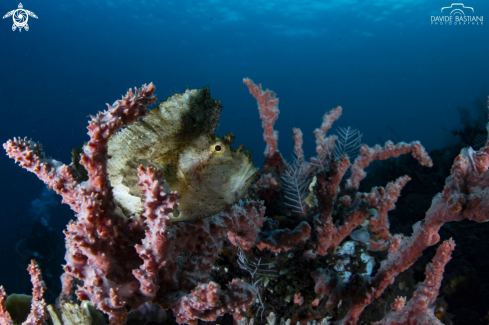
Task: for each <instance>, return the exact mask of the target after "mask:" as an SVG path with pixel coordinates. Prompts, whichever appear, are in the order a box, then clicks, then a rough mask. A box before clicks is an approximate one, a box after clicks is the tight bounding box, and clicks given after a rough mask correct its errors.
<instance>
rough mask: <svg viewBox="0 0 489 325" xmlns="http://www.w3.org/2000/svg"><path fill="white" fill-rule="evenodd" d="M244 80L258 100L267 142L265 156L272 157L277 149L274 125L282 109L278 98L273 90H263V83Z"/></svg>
mask: <svg viewBox="0 0 489 325" xmlns="http://www.w3.org/2000/svg"><path fill="white" fill-rule="evenodd" d="M243 82H244V83H245V84H246V85H247V86H248V88H249V90H250V93H251V94H252V95H253V97H255V98H256V101H257V102H258V110H259V111H260V118H261V120H262V123H261V125H262V127H263V130H264V132H263V139H264V140H265V142H266V143H267V147H266V149H265V157H272V156H273V155H274V154H275V151H277V150H278V149H277V141H278V131H275V130H274V129H273V125H274V124H275V121H276V120H277V118H278V114H279V113H280V111H279V110H278V98H276V97H275V93H274V92H273V91H271V90H268V89H267V90H265V91H263V90H262V87H261V84H260V85H256V84H254V83H253V81H252V80H251V79H249V78H244V79H243Z"/></svg>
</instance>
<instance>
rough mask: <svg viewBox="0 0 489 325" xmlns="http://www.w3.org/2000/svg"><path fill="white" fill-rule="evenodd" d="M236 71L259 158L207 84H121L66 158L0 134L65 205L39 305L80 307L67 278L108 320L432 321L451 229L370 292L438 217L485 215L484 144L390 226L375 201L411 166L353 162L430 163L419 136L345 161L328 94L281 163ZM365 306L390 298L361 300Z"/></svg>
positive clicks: (268, 119) (480, 218)
mask: <svg viewBox="0 0 489 325" xmlns="http://www.w3.org/2000/svg"><path fill="white" fill-rule="evenodd" d="M243 81H244V83H245V84H246V85H247V86H248V87H249V89H250V92H251V94H252V95H253V96H254V97H255V98H256V99H257V102H258V108H259V111H260V117H261V118H262V121H263V123H262V125H263V128H264V139H265V141H266V143H267V147H266V150H265V163H264V165H263V167H262V168H261V169H260V170H259V171H256V169H255V168H254V166H253V164H252V163H251V160H250V157H249V155H247V154H245V153H244V149H243V148H242V147H238V148H237V149H232V147H231V144H232V142H233V140H234V137H233V136H232V135H231V134H227V135H224V136H223V137H218V136H217V135H215V134H214V132H215V131H216V127H217V123H218V120H219V114H220V110H221V105H220V102H218V101H215V100H213V99H211V98H210V92H209V89H208V88H204V89H197V90H187V91H186V92H185V94H181V95H174V96H172V97H171V98H169V99H168V101H166V102H164V103H161V104H160V105H159V107H156V108H152V109H149V108H148V107H149V106H151V105H152V104H153V103H154V102H155V99H156V98H155V96H154V95H153V92H154V89H155V88H154V86H153V85H152V84H150V85H144V86H143V87H142V88H141V89H139V90H138V89H136V90H135V91H134V92H133V91H132V90H130V91H129V92H128V93H127V94H126V96H124V97H123V98H122V100H119V101H116V102H115V103H114V104H113V105H109V107H108V110H106V111H104V112H102V113H99V114H98V115H97V116H95V117H92V120H91V122H90V124H89V127H88V130H89V132H88V134H89V136H90V141H89V142H88V143H87V144H86V145H85V146H84V147H83V148H82V150H81V151H80V153H79V158H77V159H75V160H74V163H73V164H71V165H64V164H62V163H60V162H58V161H56V160H54V159H51V158H47V157H46V156H45V155H44V153H43V152H42V147H41V145H40V144H37V143H34V142H32V141H30V140H27V139H17V138H14V139H13V140H10V141H8V142H7V143H5V144H4V148H5V149H6V151H7V154H8V155H9V156H10V157H11V158H13V159H15V160H16V162H18V163H19V164H20V165H21V166H22V167H23V168H25V169H27V170H29V171H31V172H33V173H35V174H36V175H37V176H38V177H39V178H40V179H41V180H43V181H44V182H45V183H46V184H47V185H48V186H49V187H50V188H52V189H54V190H55V191H56V192H57V193H58V194H60V195H61V196H62V197H63V202H64V203H67V204H69V205H70V207H71V208H72V209H73V210H74V211H75V214H76V220H75V221H72V222H70V224H69V225H68V227H67V230H66V231H65V235H66V247H67V252H66V256H65V260H66V265H65V266H64V270H65V274H64V275H63V277H62V280H63V291H62V293H61V295H60V297H59V299H58V304H57V306H55V307H53V306H50V307H49V314H50V315H52V316H51V318H54V317H55V316H53V315H58V314H59V315H62V314H63V312H62V310H77V312H76V313H77V314H79V315H80V316H79V317H80V319H85V318H86V317H87V315H89V313H87V312H84V311H83V310H84V309H83V308H80V307H77V304H76V301H75V299H74V298H73V296H72V289H73V286H74V281H75V279H78V280H79V281H81V286H79V287H78V290H76V295H77V299H78V300H79V301H90V303H91V305H93V306H94V307H96V308H97V309H98V310H100V311H102V312H104V313H105V314H107V315H108V316H109V321H110V323H111V324H124V323H125V322H126V320H127V319H128V317H129V318H132V319H133V320H136V319H143V318H144V317H139V316H138V317H133V316H132V315H133V314H134V313H137V312H140V313H144V312H145V311H146V312H148V313H154V315H157V316H154V317H156V318H157V319H165V318H166V317H164V316H161V315H160V314H159V313H158V311H157V310H153V309H152V307H149V306H150V305H149V304H150V303H151V304H153V306H156V305H157V306H159V307H160V308H161V309H162V310H167V309H171V311H172V312H173V315H174V316H175V317H176V321H177V322H178V323H188V324H191V325H194V324H197V322H198V320H203V321H214V320H216V319H217V317H219V316H223V315H224V314H225V313H229V314H231V315H232V316H233V318H234V319H235V320H238V321H239V322H240V323H241V324H246V323H251V322H254V323H257V324H262V323H269V324H271V325H274V324H275V323H278V322H279V321H280V322H285V323H289V324H290V323H294V324H295V323H297V322H300V323H303V324H305V323H311V322H321V323H322V324H328V323H329V322H332V321H334V322H336V323H338V324H357V323H358V322H359V321H362V322H364V323H368V322H374V321H377V322H378V324H441V321H440V319H439V318H437V316H438V317H441V316H440V315H441V314H439V313H437V314H436V315H435V313H434V312H433V309H432V306H433V305H434V304H436V297H437V295H438V290H439V288H440V284H441V279H442V275H443V271H444V267H445V265H446V263H447V262H448V261H449V260H450V255H451V252H452V251H453V250H454V248H455V244H454V242H453V241H452V240H448V241H445V242H443V243H442V244H441V245H440V246H439V248H438V250H437V252H436V254H435V257H434V258H433V261H432V263H431V264H429V265H428V266H427V267H426V279H425V280H424V282H423V283H422V284H420V285H419V287H418V290H417V291H416V292H415V293H414V294H413V297H412V298H411V299H409V301H407V299H406V298H405V297H401V296H399V297H396V296H392V295H390V296H383V295H382V294H383V293H384V292H385V291H386V289H387V288H388V287H389V285H391V284H392V283H393V282H394V280H395V278H396V277H398V276H399V274H400V273H401V272H403V271H404V270H406V269H408V268H409V267H410V266H411V265H413V263H414V262H415V261H416V260H417V259H418V258H419V257H420V256H421V255H422V252H423V251H424V250H425V249H426V248H428V247H429V246H433V245H435V244H437V243H438V242H439V241H440V236H439V230H440V227H441V226H442V225H443V224H444V223H446V222H451V221H461V220H464V219H468V220H473V221H476V222H486V221H488V220H489V216H487V215H486V214H485V211H486V209H487V206H488V204H489V202H488V194H487V185H488V184H489V183H488V182H489V179H488V177H489V176H488V174H487V169H488V167H489V143H486V144H485V145H484V146H483V147H482V148H481V149H480V150H478V151H474V150H473V149H472V148H465V149H463V150H462V151H461V153H460V155H458V156H457V158H456V159H455V162H454V164H453V166H452V169H451V173H450V177H448V178H447V180H446V184H445V188H444V190H443V191H442V193H439V194H437V195H436V196H435V197H434V199H433V202H432V205H431V207H430V209H429V210H428V211H427V213H426V216H425V218H424V220H423V221H421V222H419V223H416V224H415V225H414V226H413V233H412V235H411V236H402V235H392V234H391V233H390V228H389V219H388V213H389V211H392V210H393V209H394V208H395V204H396V201H397V199H398V198H399V196H400V195H401V190H402V188H403V187H404V186H405V185H406V184H407V182H409V180H410V178H409V176H401V177H399V178H397V179H396V180H393V181H391V182H389V183H388V184H386V186H385V187H373V188H372V189H370V191H367V192H361V191H360V186H361V182H362V180H363V179H364V178H365V176H366V172H365V169H366V168H367V167H368V166H369V164H370V163H371V162H372V161H374V160H385V159H388V158H391V157H397V156H399V155H402V154H406V153H411V155H412V156H413V157H414V158H415V159H416V160H418V162H419V163H420V164H421V165H422V166H425V167H422V168H429V167H430V166H432V161H431V159H430V157H429V156H428V154H427V153H426V151H425V150H424V148H423V147H422V145H421V144H420V143H419V142H416V141H415V142H411V143H402V142H401V143H398V144H393V143H392V142H390V141H388V142H386V143H385V145H384V146H382V147H381V146H378V145H377V146H374V147H368V146H367V145H363V146H361V148H360V150H359V153H358V156H357V157H356V158H355V160H354V161H353V162H350V159H349V157H348V154H347V153H350V154H351V150H349V151H345V150H342V149H341V148H356V147H358V141H359V137H361V135H360V136H354V137H345V136H344V135H343V136H342V135H340V138H341V140H342V141H341V142H342V143H341V145H340V146H341V147H337V146H336V145H335V144H336V142H337V140H338V137H337V136H335V135H329V136H328V135H327V132H328V131H329V130H330V129H331V125H332V124H333V123H334V122H335V121H336V120H337V119H338V118H339V117H340V116H341V114H342V108H341V107H337V108H335V109H333V110H331V111H330V112H327V113H326V114H325V115H324V117H323V122H322V124H321V126H320V128H318V129H316V130H315V131H314V134H315V136H316V152H317V156H316V157H312V158H311V159H310V161H306V159H305V157H304V153H303V150H302V132H301V130H299V129H294V130H293V139H294V144H295V145H294V153H295V160H294V161H293V162H291V163H287V162H286V161H285V160H284V159H283V158H282V156H281V155H280V153H279V151H278V132H277V131H275V130H274V129H273V126H274V123H275V121H276V119H277V117H278V114H279V110H278V98H276V96H275V94H274V93H273V92H271V91H269V90H266V91H263V90H262V87H261V85H255V84H254V83H253V82H252V81H251V80H250V79H244V80H243ZM121 128H122V130H121ZM348 130H349V129H348ZM358 134H359V133H358ZM350 138H353V139H354V141H355V142H354V144H353V145H351V146H349V144H348V143H347V142H348V139H350ZM335 152H336V153H335ZM84 175H86V176H84ZM31 274H32V272H31ZM36 274H39V272H38V271H37V273H36ZM36 276H40V275H36ZM33 277H35V276H33ZM33 283H34V281H33ZM37 283H39V281H37ZM34 288H35V290H36V293H35V297H36V300H35V302H34V303H33V305H32V306H33V307H32V310H37V311H38V312H36V313H35V315H38V316H37V320H34V319H33V318H31V317H30V316H29V317H30V318H29V319H28V320H27V321H28V322H29V323H27V324H31V323H32V324H37V323H39V322H42V321H43V319H44V318H45V317H47V315H48V314H47V312H46V306H45V304H44V303H42V302H39V299H40V298H39V297H40V294H39V293H41V295H42V292H41V291H42V290H40V289H39V285H38V284H35V285H34ZM36 288H37V289H36ZM5 298H6V294H5V292H4V290H3V289H0V321H1V323H2V325H4V324H11V323H12V321H11V320H10V316H9V314H8V312H7V310H6V307H5ZM372 304H375V305H377V306H381V305H382V306H387V305H390V306H391V309H392V311H390V312H386V310H384V309H382V310H380V309H379V308H378V309H379V310H378V311H377V313H376V314H372V313H364V310H365V308H366V307H367V306H368V305H372ZM444 308H446V306H445V307H444ZM41 311H42V312H41ZM362 313H363V314H362ZM264 315H265V316H266V317H265V318H266V319H264V317H263V316H264ZM33 317H34V318H35V317H36V316H33ZM56 317H57V316H56ZM58 318H59V317H58ZM61 318H62V317H61ZM156 318H155V319H156ZM140 322H141V323H143V322H144V321H142V320H141V321H140ZM58 323H62V321H58Z"/></svg>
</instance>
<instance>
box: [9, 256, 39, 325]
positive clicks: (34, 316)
mask: <svg viewBox="0 0 489 325" xmlns="http://www.w3.org/2000/svg"><path fill="white" fill-rule="evenodd" d="M27 270H28V271H29V274H30V276H31V283H32V300H31V310H30V312H29V315H27V319H26V320H25V321H24V322H23V323H22V325H43V324H44V321H45V320H46V319H47V309H46V302H45V301H44V298H43V294H44V290H45V289H46V286H45V284H44V281H43V280H42V277H41V270H39V265H37V263H36V261H34V260H31V264H29V267H28V268H27ZM6 300H7V294H6V293H5V289H4V288H3V286H0V324H1V325H13V324H14V322H13V321H12V318H11V317H10V314H9V313H8V311H7V309H6V306H5V302H6Z"/></svg>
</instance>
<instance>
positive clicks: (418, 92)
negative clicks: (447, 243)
mask: <svg viewBox="0 0 489 325" xmlns="http://www.w3.org/2000/svg"><path fill="white" fill-rule="evenodd" d="M22 3H23V5H24V9H28V10H31V11H33V12H34V13H35V14H36V15H37V16H38V17H39V18H38V19H34V18H32V17H30V18H29V21H28V24H29V26H30V29H29V31H25V30H23V31H22V32H19V31H15V32H13V31H12V29H11V26H12V18H11V17H10V18H6V19H3V20H0V110H1V113H0V114H1V115H0V116H1V120H0V140H1V142H2V143H3V142H5V141H7V140H8V139H10V138H12V137H14V136H22V137H24V136H27V137H29V138H32V139H34V140H36V141H40V142H41V143H43V145H44V149H45V152H46V154H47V155H48V156H52V157H53V158H56V159H58V160H61V161H63V162H65V163H69V162H70V160H71V157H70V150H71V148H74V147H78V146H80V145H81V144H82V143H83V142H84V141H87V139H88V136H87V135H86V126H87V121H88V118H87V116H88V115H90V114H95V113H97V112H98V111H99V110H103V109H105V103H112V102H113V101H114V100H116V99H118V98H120V97H121V95H123V94H124V93H125V92H126V91H127V89H128V88H129V87H134V86H138V87H139V86H141V84H143V83H149V82H154V84H155V85H156V94H157V95H158V97H159V98H160V99H162V100H164V99H166V98H167V97H168V96H170V95H172V94H174V93H176V92H181V91H183V90H184V89H185V87H190V88H197V87H203V86H206V85H208V86H210V88H211V92H212V96H213V97H214V98H216V99H219V100H221V101H222V103H223V105H224V110H223V113H222V116H221V121H220V125H219V129H218V133H219V134H221V135H222V134H224V133H226V132H233V133H234V134H235V135H236V141H235V144H236V145H239V144H244V145H245V147H246V148H247V149H252V150H253V157H254V160H255V163H256V164H257V165H261V164H262V162H263V151H264V148H265V143H264V142H263V140H262V129H261V121H260V119H259V117H258V116H259V115H258V111H257V109H256V106H257V105H256V101H255V99H254V98H253V97H252V96H251V95H250V94H249V92H248V89H247V87H246V86H245V85H244V84H243V83H242V79H243V78H244V77H249V78H251V79H253V80H254V81H255V82H256V83H261V84H262V85H263V86H264V88H269V89H271V90H273V91H275V92H276V94H277V96H278V97H279V98H280V104H279V108H280V111H281V112H280V116H279V119H278V121H277V123H276V125H275V129H277V130H279V131H280V140H279V150H280V152H281V153H282V154H283V155H284V156H285V157H286V158H290V157H291V152H292V145H293V143H292V127H300V128H301V129H302V131H303V133H304V149H305V152H306V156H308V157H309V156H311V155H313V154H314V147H315V145H314V135H313V133H312V131H313V130H314V129H315V128H316V127H319V126H320V124H321V117H322V115H323V114H324V113H325V112H326V111H328V110H330V109H332V108H333V107H336V106H337V105H341V106H342V107H343V109H344V111H343V116H342V117H341V118H340V120H339V121H338V122H337V123H336V124H335V127H337V126H352V127H354V128H357V129H360V131H361V132H362V133H363V134H364V142H365V143H367V144H369V145H374V144H376V143H384V142H385V141H386V140H388V139H392V140H394V141H396V142H397V141H399V140H401V139H402V140H404V141H413V140H420V141H421V142H422V143H423V144H424V145H425V147H426V148H427V149H434V148H439V147H442V146H444V145H446V144H449V143H450V142H451V141H454V139H453V137H451V136H450V133H449V132H448V131H446V130H449V129H453V128H454V127H456V126H457V125H458V124H459V123H460V119H459V115H458V112H457V109H456V108H457V107H458V106H465V107H470V105H471V103H472V102H473V100H474V99H475V98H481V96H482V98H483V99H484V97H483V96H486V95H489V88H488V84H489V37H488V36H489V33H488V27H489V2H487V1H471V2H466V3H464V4H465V5H466V6H471V7H474V10H475V12H474V15H478V16H484V18H486V19H487V20H488V21H484V25H469V26H463V25H462V26H458V25H457V26H454V25H443V26H440V25H432V24H431V16H434V15H440V9H441V8H442V7H445V6H449V5H450V2H449V1H439V0H430V1H399V0H396V1H389V0H376V1H338V0H332V1H303V0H290V1H278V0H275V1H256V0H250V1H235V0H226V1H224V0H222V1H221V0H212V1H204V0H203V1H187V0H178V1H124V0H123V1H78V0H72V1H62V0H61V1H59V0H57V1H53V0H48V1H25V2H22ZM17 6H18V2H17V1H12V0H2V1H1V2H0V15H2V16H3V15H4V14H5V13H7V12H8V11H10V10H13V9H16V8H17ZM335 127H334V128H333V130H334V129H335ZM444 129H445V130H444ZM0 177H1V178H0V180H1V181H0V182H1V185H2V186H1V188H0V193H1V195H0V263H1V265H2V266H1V267H0V283H1V284H3V285H4V286H5V287H6V289H7V291H8V292H25V293H28V292H29V291H30V285H29V283H28V275H27V272H26V271H25V269H26V267H27V261H26V260H25V254H24V258H23V254H22V249H21V248H20V246H19V245H18V243H19V241H20V240H21V239H22V238H25V237H26V236H27V235H28V234H29V232H30V227H32V224H33V222H34V221H36V220H37V221H39V218H41V219H42V218H44V222H45V223H47V224H49V226H50V227H51V229H53V231H55V232H56V233H59V234H60V235H61V231H62V229H63V228H64V227H65V224H66V223H67V221H68V220H69V219H70V218H72V217H73V214H72V213H71V211H70V210H69V209H68V208H67V207H66V206H61V205H53V204H51V205H49V204H50V202H52V200H51V199H49V200H44V199H42V198H43V195H46V194H45V185H43V184H42V183H41V182H40V181H39V180H38V179H37V178H36V176H34V175H33V174H31V173H28V172H26V171H24V170H22V169H21V168H20V167H18V166H15V165H14V162H13V161H11V160H10V159H8V158H7V157H6V156H5V155H3V154H2V155H0ZM43 193H44V194H43ZM48 196H49V195H48ZM39 198H41V199H39ZM36 200H37V201H36ZM33 202H34V203H33ZM36 202H37V203H36ZM42 202H48V203H47V205H46V206H45V207H44V208H42V207H39V206H38V205H36V204H39V203H42ZM36 209H38V210H40V211H43V213H44V212H45V213H46V214H47V215H45V216H44V217H39V214H40V213H39V212H38V213H34V212H33V211H34V210H36ZM42 209H45V210H42ZM16 245H17V252H16ZM39 245H43V243H39Z"/></svg>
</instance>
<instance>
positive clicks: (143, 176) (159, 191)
mask: <svg viewBox="0 0 489 325" xmlns="http://www.w3.org/2000/svg"><path fill="white" fill-rule="evenodd" d="M138 172H139V174H138V176H139V180H140V183H139V185H140V186H142V188H143V190H142V194H143V195H144V196H145V197H146V199H145V201H144V208H145V213H144V214H143V216H144V217H145V218H146V219H145V224H146V225H147V227H148V229H147V230H146V236H145V238H144V239H143V241H142V243H141V245H139V244H138V245H136V251H137V252H138V254H139V256H140V257H141V258H142V260H143V261H144V263H143V264H142V265H141V266H140V267H139V269H138V270H135V271H133V274H134V276H135V277H136V278H137V279H138V280H139V283H141V288H140V289H141V291H142V292H143V294H144V295H146V296H148V297H150V298H153V297H154V296H155V294H156V292H157V291H158V289H159V285H158V283H157V277H158V272H159V271H160V270H161V269H162V268H163V267H164V266H165V262H166V259H165V257H167V255H168V253H167V252H166V251H165V250H167V249H168V247H170V245H169V244H168V243H166V241H167V240H168V238H167V236H166V232H167V231H168V230H167V229H168V228H171V222H170V217H169V216H168V215H169V214H170V213H172V212H173V209H174V208H175V207H177V206H178V204H177V199H178V194H176V193H175V192H173V193H169V194H166V193H165V189H164V184H165V181H164V180H163V173H162V172H158V171H157V170H156V169H155V168H154V167H152V166H148V168H146V169H145V168H144V167H143V166H139V169H138Z"/></svg>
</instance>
